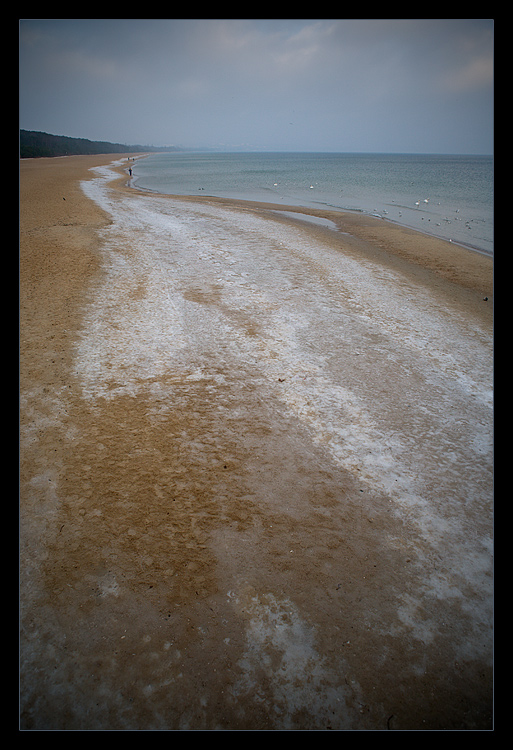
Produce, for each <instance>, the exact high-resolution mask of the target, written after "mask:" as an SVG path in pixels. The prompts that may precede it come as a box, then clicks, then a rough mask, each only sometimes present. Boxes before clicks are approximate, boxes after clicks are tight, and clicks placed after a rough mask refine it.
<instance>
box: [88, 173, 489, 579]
mask: <svg viewBox="0 0 513 750" xmlns="http://www.w3.org/2000/svg"><path fill="white" fill-rule="evenodd" d="M116 176H117V175H115V174H114V173H112V171H111V170H109V169H108V168H101V169H98V170H96V172H95V177H94V178H93V179H92V180H88V181H85V182H84V183H82V187H83V190H84V192H85V193H86V195H87V196H88V197H90V198H91V199H93V200H94V201H96V202H97V203H98V204H99V205H100V206H101V207H102V208H103V209H104V210H105V211H106V212H107V213H108V214H109V215H110V217H111V219H112V224H111V225H110V226H108V227H107V228H105V229H104V230H103V240H104V247H103V274H102V277H101V279H100V281H99V283H98V286H97V287H96V288H94V289H92V290H91V302H90V305H89V306H88V308H87V310H85V311H84V327H83V331H82V333H81V335H80V337H79V339H78V341H77V349H76V361H75V371H76V374H77V376H78V377H79V378H80V382H81V384H82V389H83V395H84V398H88V399H92V400H95V399H98V398H114V397H116V396H118V395H120V394H130V395H134V394H137V393H138V392H139V391H140V390H141V389H142V388H150V389H153V391H157V390H159V389H160V390H161V392H160V393H159V395H160V396H161V397H163V398H164V399H165V398H166V397H167V398H169V399H170V400H171V399H172V393H166V392H162V389H164V390H165V388H169V387H170V386H169V382H170V380H169V378H168V380H167V381H166V382H167V385H165V384H164V376H169V375H170V373H177V377H178V376H179V377H180V378H182V379H184V378H191V379H194V378H196V379H198V378H199V379H205V380H206V381H207V380H209V381H211V383H212V387H215V385H216V383H220V382H221V381H223V379H225V378H226V375H225V374H222V373H223V372H224V373H226V372H229V371H230V370H232V371H236V370H237V369H239V370H244V371H245V372H246V373H252V380H251V386H252V387H253V388H256V389H260V391H261V393H262V397H263V398H265V396H266V394H272V397H273V398H278V399H279V400H280V402H281V403H282V405H283V408H284V410H285V411H286V412H287V413H288V414H290V415H293V416H294V417H295V418H297V419H298V420H300V422H301V423H302V424H303V425H304V426H305V427H307V428H308V430H309V431H310V433H311V435H312V440H313V441H314V442H315V443H316V444H317V445H322V446H324V447H325V449H326V450H327V451H328V452H329V454H330V455H331V457H332V460H333V461H334V462H336V463H337V464H338V465H339V466H340V467H342V468H343V469H345V470H348V471H351V472H352V473H353V474H354V475H355V476H357V477H358V478H359V479H360V480H361V481H362V482H364V483H366V484H367V485H368V486H369V487H370V488H371V489H373V490H375V491H376V492H380V493H386V494H388V495H389V496H390V498H391V501H393V503H394V505H395V507H397V508H400V509H401V511H402V512H407V513H408V515H409V517H410V519H412V518H413V519H414V520H415V523H416V524H417V526H418V528H419V531H420V533H421V534H423V535H424V536H425V537H428V536H429V537H430V538H431V539H432V540H436V539H439V540H440V543H442V542H443V540H444V535H445V537H447V535H448V529H449V527H450V536H451V539H452V543H453V547H454V549H456V546H457V545H458V544H462V545H463V546H464V545H465V543H467V542H469V540H470V539H472V547H473V550H474V553H475V555H477V556H479V550H485V551H486V552H483V554H485V555H486V559H489V557H488V552H489V547H490V536H489V535H488V533H486V534H482V535H481V538H479V539H475V534H476V531H475V530H474V529H473V528H472V521H471V519H472V517H474V516H475V515H476V514H479V513H481V515H482V516H483V517H484V518H488V517H489V513H490V504H491V493H492V491H491V487H492V443H491V436H492V342H491V340H490V337H489V334H488V333H487V332H486V331H485V330H482V329H481V328H480V326H479V324H478V322H476V321H473V320H469V319H468V318H467V317H465V316H464V315H463V314H462V313H461V312H459V311H458V310H457V309H456V308H454V309H449V308H444V309H441V308H440V307H439V306H438V304H437V301H436V300H435V298H434V297H433V295H432V293H431V292H430V290H429V289H428V288H426V287H423V286H421V285H417V284H415V283H414V282H413V281H410V280H407V279H406V278H405V277H403V276H401V275H400V274H398V273H395V272H393V271H391V270H389V269H385V268H383V267H380V266H379V265H376V264H373V263H371V262H370V261H364V260H363V259H362V260H356V259H355V258H354V257H350V256H349V255H345V254H344V253H342V252H340V251H338V250H337V249H334V248H333V247H331V246H330V245H328V244H322V242H321V241H320V240H316V242H313V241H312V239H311V237H310V236H309V234H308V231H307V229H303V228H302V227H298V226H294V225H292V224H290V225H288V224H284V223H283V221H278V220H277V221H273V220H272V219H269V218H263V217H259V216H258V215H256V214H255V213H253V212H245V211H241V210H232V209H229V208H224V207H220V206H214V205H208V204H206V203H205V204H200V203H192V202H187V201H181V200H179V199H174V198H173V199H171V198H167V197H162V196H155V195H148V196H143V195H139V194H133V195H131V194H120V193H119V192H117V193H115V192H114V191H110V190H109V187H108V183H109V181H110V180H111V179H113V178H114V177H116ZM469 507H473V508H474V510H473V513H471V514H470V515H469V514H468V513H467V512H466V511H467V509H468V508H469ZM448 519H450V520H448ZM485 526H486V523H485ZM490 534H491V531H490ZM444 543H446V542H444ZM435 546H436V545H435ZM462 549H463V548H462ZM454 554H455V555H457V552H456V551H454ZM463 554H464V553H463V552H462V553H461V555H460V557H461V559H460V563H459V564H460V565H464V564H465V563H464V561H463V557H462V555H463ZM469 565H470V563H469ZM483 568H484V569H487V566H486V565H484V566H483V565H482V564H481V563H480V564H479V565H473V568H472V571H473V572H472V571H471V574H472V575H475V576H476V577H477V578H479V579H480V580H481V578H482V577H483V576H484V575H486V574H487V572H484V570H483ZM476 585H478V583H477V582H476Z"/></svg>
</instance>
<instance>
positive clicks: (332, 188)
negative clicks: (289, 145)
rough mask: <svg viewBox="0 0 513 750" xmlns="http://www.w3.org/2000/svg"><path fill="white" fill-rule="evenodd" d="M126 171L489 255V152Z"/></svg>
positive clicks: (180, 189)
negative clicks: (399, 228)
mask: <svg viewBox="0 0 513 750" xmlns="http://www.w3.org/2000/svg"><path fill="white" fill-rule="evenodd" d="M132 169H133V180H132V184H134V185H136V186H137V187H138V188H142V189H144V190H148V191H152V192H156V193H163V194H170V195H197V196H209V195H210V196H217V197H222V198H232V199H238V200H253V201H264V202H270V203H274V204H277V205H291V206H295V207H298V206H302V207H307V208H317V209H323V208H324V209H329V210H340V211H355V212H361V213H365V214H370V215H373V216H377V217H380V218H382V219H384V220H387V221H392V222H396V223H398V224H402V225H404V226H407V227H410V228H413V229H416V230H418V231H421V232H425V233H428V234H432V235H434V236H437V237H441V238H443V239H446V240H450V241H451V242H455V243H457V244H460V245H463V246H466V247H468V248H470V249H473V250H476V251H479V252H482V253H486V254H489V255H493V249H494V210H493V208H494V204H493V196H494V193H493V186H494V179H493V171H494V164H493V157H492V156H473V155H471V156H462V155H454V156H451V155H433V154H428V155H419V154H367V153H366V154H354V153H289V152H286V153H276V152H270V153H255V152H251V153H220V152H200V151H197V152H180V151H177V152H167V153H154V154H150V155H148V156H146V157H145V158H143V159H140V160H138V161H137V162H136V163H135V164H134V165H133V166H132Z"/></svg>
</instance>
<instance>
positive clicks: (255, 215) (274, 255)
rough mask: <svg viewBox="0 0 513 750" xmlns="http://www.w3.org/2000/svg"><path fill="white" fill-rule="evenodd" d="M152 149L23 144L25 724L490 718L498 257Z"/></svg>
mask: <svg viewBox="0 0 513 750" xmlns="http://www.w3.org/2000/svg"><path fill="white" fill-rule="evenodd" d="M114 161H116V162H117V163H118V166H117V168H116V169H117V172H116V174H117V175H118V176H117V178H116V179H112V178H110V181H109V180H108V179H106V176H105V172H102V171H101V170H102V169H108V168H109V165H110V164H111V163H112V162H114ZM94 167H98V168H99V170H100V171H92V170H93V168H94ZM126 168H127V162H126V157H124V160H123V162H121V160H120V156H119V155H112V156H110V155H106V156H105V157H98V156H96V157H88V156H84V157H63V158H55V159H27V160H22V161H21V163H20V531H21V540H20V622H21V636H20V638H21V645H20V683H21V697H20V711H21V715H20V727H21V729H22V730H84V731H92V730H231V731H234V730H245V731H248V730H310V731H312V730H319V731H326V730H341V731H354V730H355V731H371V730H372V731H391V730H392V731H405V730H490V729H492V728H493V692H492V682H493V674H492V669H493V662H492V639H493V633H492V621H493V617H492V595H493V586H492V570H493V561H492V545H493V522H492V505H493V489H492V488H493V456H492V396H491V389H492V367H493V363H492V336H493V262H492V260H491V259H490V258H489V257H487V256H485V255H483V254H480V253H476V252H471V251H469V250H466V249H464V248H461V247H458V246H455V245H454V244H449V243H447V242H444V241H442V240H437V239H435V238H432V237H429V236H427V235H423V234H420V233H418V232H414V231H412V230H409V229H406V228H403V227H400V226H397V225H393V224H391V223H387V222H384V221H381V220H379V219H375V218H373V217H366V216H363V215H359V214H356V213H355V214H350V213H341V212H336V211H332V212H330V211H321V210H319V211H317V210H313V209H298V208H297V207H292V206H291V207H284V206H273V205H271V204H256V203H251V202H246V203H238V202H237V201H229V200H224V199H216V198H208V197H202V198H201V199H200V198H196V197H191V198H184V197H180V198H178V197H167V196H156V195H148V194H147V193H144V192H143V191H138V190H137V189H133V188H130V187H128V185H127V180H128V178H127V175H126V172H125V170H126ZM285 209H286V210H287V211H289V212H293V213H294V214H295V215H296V216H295V217H294V216H291V215H289V214H287V215H285V214H284V210H285ZM308 214H310V215H312V216H317V217H323V218H326V219H329V220H330V221H332V222H333V223H334V225H335V226H336V227H337V229H330V228H328V227H325V226H322V225H316V224H314V223H313V222H309V221H308V220H307V215H308Z"/></svg>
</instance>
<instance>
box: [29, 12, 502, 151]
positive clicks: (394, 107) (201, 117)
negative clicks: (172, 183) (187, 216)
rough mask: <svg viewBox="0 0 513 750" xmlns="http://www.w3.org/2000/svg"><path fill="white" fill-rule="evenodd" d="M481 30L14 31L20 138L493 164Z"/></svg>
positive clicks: (348, 24)
mask: <svg viewBox="0 0 513 750" xmlns="http://www.w3.org/2000/svg"><path fill="white" fill-rule="evenodd" d="M493 45H494V22H493V20H491V19H190V20H188V19H69V20H68V19H62V20H59V19H34V20H32V19H20V24H19V124H20V128H22V129H25V130H38V131H43V132H46V133H52V134H54V135H67V136H71V137H75V138H88V139H90V140H101V141H110V142H114V143H123V144H129V145H133V144H141V145H145V146H149V145H154V146H179V147H182V148H215V149H220V150H246V151H249V150H260V151H331V152H374V153H441V154H492V153H493V129H494V128H493V75H494V70H493V63H494V47H493Z"/></svg>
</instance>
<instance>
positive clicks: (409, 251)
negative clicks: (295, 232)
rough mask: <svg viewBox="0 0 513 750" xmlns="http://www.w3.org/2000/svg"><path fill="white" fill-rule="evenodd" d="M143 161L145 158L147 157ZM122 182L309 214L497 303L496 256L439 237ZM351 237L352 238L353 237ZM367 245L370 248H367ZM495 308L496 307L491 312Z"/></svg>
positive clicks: (334, 213) (326, 213)
mask: <svg viewBox="0 0 513 750" xmlns="http://www.w3.org/2000/svg"><path fill="white" fill-rule="evenodd" d="M138 158H145V155H141V156H140V157H138ZM114 169H115V171H117V172H118V174H120V176H122V178H120V180H118V181H117V182H116V183H112V184H113V186H114V187H116V188H117V189H121V190H128V191H130V192H132V193H138V194H140V195H145V196H154V197H158V198H163V199H166V198H168V199H172V200H183V201H186V202H193V203H200V204H201V203H212V204H217V205H221V206H226V207H229V208H234V209H237V208H239V209H240V210H253V211H256V212H259V211H261V212H264V213H265V212H288V213H290V214H292V213H297V214H305V215H307V216H314V217H315V216H317V217H320V218H324V219H327V220H329V221H332V222H333V223H334V224H335V225H336V227H337V228H338V230H339V231H340V232H341V234H342V235H343V239H344V240H346V241H348V242H350V241H351V238H354V240H355V241H356V244H358V242H360V250H362V251H364V252H366V253H368V251H369V250H371V252H372V254H373V255H374V256H375V257H377V258H378V257H379V256H381V259H382V261H383V262H385V263H387V262H388V259H389V258H390V257H391V256H394V257H395V258H396V259H397V260H398V261H401V260H402V261H406V262H408V263H410V264H413V265H415V266H418V267H419V268H423V269H424V270H427V271H430V272H433V273H434V274H435V275H437V276H439V277H442V278H444V279H446V280H448V281H451V282H454V283H456V284H457V285H461V286H463V287H465V288H467V289H469V290H471V291H474V292H477V293H478V294H481V295H482V299H484V298H487V301H489V302H492V301H493V287H494V270H493V266H494V256H493V255H492V254H490V253H487V252H485V251H481V250H479V249H477V248H474V247H471V246H469V245H463V244H460V243H457V242H453V241H451V240H449V239H443V238H441V237H437V236H435V235H432V234H430V233H428V232H423V231H421V230H419V229H412V228H410V227H408V226H406V225H404V224H399V223H398V222H395V221H392V220H390V219H388V218H386V217H385V218H383V217H379V218H378V217H376V216H373V215H372V214H368V213H364V212H363V211H362V212H360V211H344V210H340V209H329V208H327V207H326V208H311V207H309V206H298V205H294V204H290V205H289V204H276V203H270V202H264V201H252V200H239V199H237V198H224V197H218V196H209V195H201V196H199V195H180V194H177V195H171V194H166V193H159V192H156V191H153V190H147V189H145V188H140V187H138V186H137V181H135V183H134V184H130V181H128V182H127V181H126V177H127V167H126V165H120V166H119V167H114ZM348 235H349V237H348ZM362 242H363V243H365V244H366V247H365V248H364V247H363V245H362ZM492 305H493V302H492V304H491V305H490V307H491V306H492Z"/></svg>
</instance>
